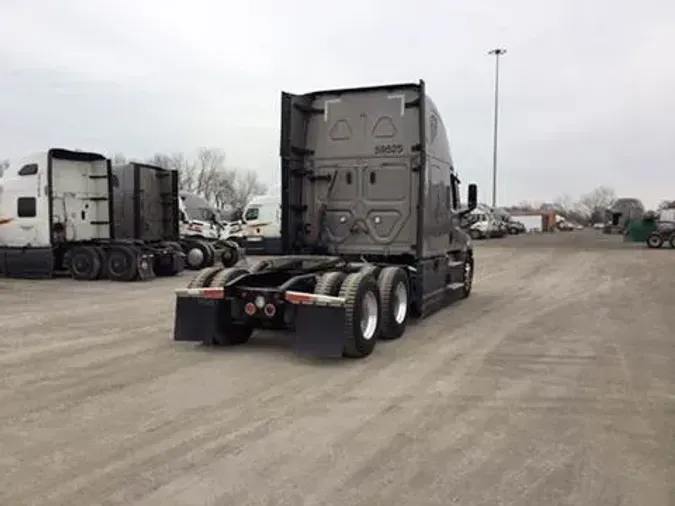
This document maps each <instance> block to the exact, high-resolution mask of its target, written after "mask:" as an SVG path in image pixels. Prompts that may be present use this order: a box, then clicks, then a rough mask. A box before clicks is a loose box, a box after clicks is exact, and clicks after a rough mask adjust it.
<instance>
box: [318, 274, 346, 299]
mask: <svg viewBox="0 0 675 506" xmlns="http://www.w3.org/2000/svg"><path fill="white" fill-rule="evenodd" d="M346 277H347V274H346V273H344V272H341V271H333V272H327V273H326V274H323V275H322V276H321V277H320V278H319V281H317V283H316V286H315V287H314V293H316V294H318V295H337V294H338V293H340V286H341V285H342V283H343V282H344V280H345V278H346Z"/></svg>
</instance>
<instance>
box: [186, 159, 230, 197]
mask: <svg viewBox="0 0 675 506" xmlns="http://www.w3.org/2000/svg"><path fill="white" fill-rule="evenodd" d="M195 172H196V188H195V190H196V192H197V193H199V194H200V195H201V196H202V197H204V198H205V199H206V200H207V201H209V202H213V200H214V194H215V193H216V192H217V189H218V188H217V187H218V186H219V185H221V186H222V185H228V184H229V183H230V181H231V180H232V179H233V174H228V173H227V172H228V171H227V170H226V169H225V153H224V152H223V151H222V150H221V149H215V148H200V149H199V152H198V153H197V162H196V164H195Z"/></svg>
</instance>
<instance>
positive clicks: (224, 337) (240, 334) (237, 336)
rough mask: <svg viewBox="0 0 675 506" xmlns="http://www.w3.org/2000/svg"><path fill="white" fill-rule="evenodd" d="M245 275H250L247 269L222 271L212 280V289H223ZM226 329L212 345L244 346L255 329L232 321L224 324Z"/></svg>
mask: <svg viewBox="0 0 675 506" xmlns="http://www.w3.org/2000/svg"><path fill="white" fill-rule="evenodd" d="M244 274H248V271H247V270H246V269H241V268H237V267H230V268H225V269H222V270H220V271H219V272H218V273H217V274H216V275H215V276H214V277H213V279H212V280H211V283H210V284H209V286H210V287H223V286H225V285H226V284H227V283H229V282H230V281H232V280H233V279H235V278H238V277H240V276H243V275H244ZM221 324H222V325H224V327H223V328H222V329H221V330H222V332H221V334H220V335H219V336H218V337H216V338H214V339H213V341H212V342H211V344H213V345H216V346H234V345H237V344H244V343H245V342H247V341H248V340H249V338H250V337H251V334H253V327H251V326H250V325H246V324H241V323H233V322H231V321H226V322H222V323H221Z"/></svg>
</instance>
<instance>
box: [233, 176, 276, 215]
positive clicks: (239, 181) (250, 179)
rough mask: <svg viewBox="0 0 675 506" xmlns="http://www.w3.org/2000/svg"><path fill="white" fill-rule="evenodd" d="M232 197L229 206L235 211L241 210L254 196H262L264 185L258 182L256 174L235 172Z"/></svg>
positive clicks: (265, 189) (264, 189)
mask: <svg viewBox="0 0 675 506" xmlns="http://www.w3.org/2000/svg"><path fill="white" fill-rule="evenodd" d="M234 189H235V191H234V195H233V199H232V202H231V204H230V205H231V206H232V207H234V208H235V209H243V208H244V207H246V204H248V203H249V202H250V200H251V198H253V197H254V196H256V195H262V194H263V193H265V192H266V191H267V187H266V186H265V184H263V183H262V182H260V180H259V179H258V174H256V173H255V172H253V171H252V170H247V171H245V172H243V173H242V172H237V174H236V177H235V184H234Z"/></svg>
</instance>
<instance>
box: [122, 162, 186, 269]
mask: <svg viewBox="0 0 675 506" xmlns="http://www.w3.org/2000/svg"><path fill="white" fill-rule="evenodd" d="M112 170H113V184H112V187H113V213H114V230H115V237H117V238H118V239H133V240H135V241H140V242H141V243H142V244H143V245H144V246H145V247H147V248H149V249H151V250H152V253H153V257H154V258H153V270H154V272H155V274H156V275H157V276H174V275H176V274H179V273H180V272H182V271H183V269H184V266H185V254H184V253H183V248H182V246H181V244H180V242H179V241H180V233H179V223H178V217H179V211H178V207H179V206H178V202H179V199H178V172H177V171H176V170H169V169H164V168H162V167H157V166H154V165H148V164H144V163H137V162H131V163H127V164H123V165H114V166H113V169H112Z"/></svg>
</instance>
